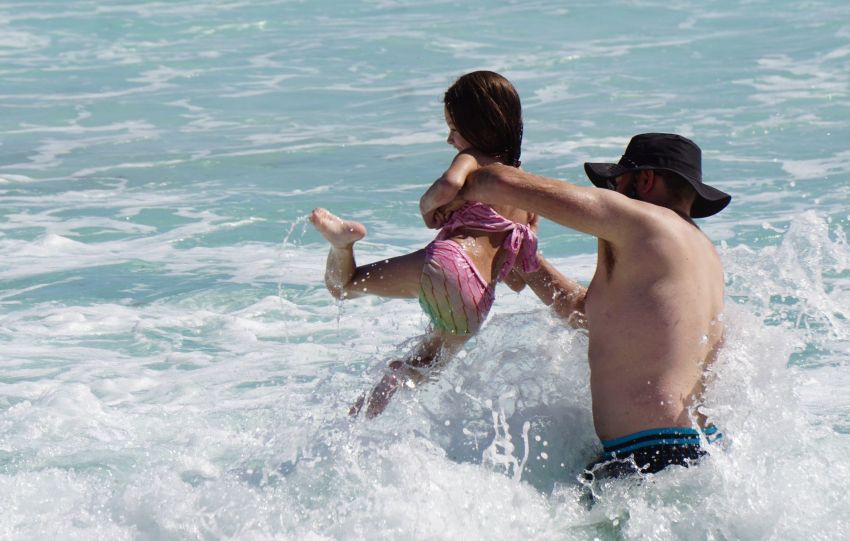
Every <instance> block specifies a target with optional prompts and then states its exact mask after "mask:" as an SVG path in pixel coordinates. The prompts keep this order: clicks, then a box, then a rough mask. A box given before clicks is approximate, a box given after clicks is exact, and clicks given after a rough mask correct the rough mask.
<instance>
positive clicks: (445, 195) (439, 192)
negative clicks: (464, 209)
mask: <svg viewBox="0 0 850 541" xmlns="http://www.w3.org/2000/svg"><path fill="white" fill-rule="evenodd" d="M478 167H479V163H478V160H477V159H475V157H474V156H473V155H472V154H471V153H470V152H466V151H464V152H461V153H460V154H458V155H457V156H455V159H454V160H452V164H451V165H450V166H449V168H448V169H447V170H446V172H445V173H443V175H442V176H441V177H440V178H438V179H437V180H435V181H434V183H433V184H431V187H430V188H428V190H427V191H426V192H425V193H424V194H423V195H422V198H421V199H420V200H419V211H420V212H421V213H422V219H423V220H425V225H427V226H428V227H430V228H432V229H434V228H437V227H440V226H441V225H442V223H438V222H439V217H436V216H434V212H435V211H436V210H437V209H439V208H440V207H442V206H443V205H446V204H447V203H449V202H451V201H452V200H453V199H454V198H455V197H456V196H457V193H458V192H459V191H460V189H461V188H463V183H464V182H466V177H467V175H469V173H471V172H472V171H475V170H476V169H478Z"/></svg>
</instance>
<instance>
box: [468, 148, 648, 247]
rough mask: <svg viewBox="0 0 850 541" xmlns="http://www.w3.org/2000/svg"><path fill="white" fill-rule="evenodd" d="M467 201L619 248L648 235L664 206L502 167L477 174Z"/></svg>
mask: <svg viewBox="0 0 850 541" xmlns="http://www.w3.org/2000/svg"><path fill="white" fill-rule="evenodd" d="M459 195H460V197H462V198H463V199H466V200H473V201H481V202H482V203H486V204H489V205H509V206H513V207H518V208H521V209H524V210H527V211H529V212H533V213H535V214H539V215H540V216H543V217H545V218H548V219H550V220H552V221H553V222H556V223H559V224H561V225H564V226H567V227H570V228H572V229H575V230H577V231H581V232H583V233H588V234H590V235H593V236H595V237H597V238H601V239H605V240H608V241H610V242H612V243H614V244H615V245H619V244H621V243H623V242H627V241H629V240H631V238H633V237H636V236H639V235H643V234H644V231H645V227H646V226H647V225H648V224H651V223H652V222H653V221H654V220H653V219H652V213H654V212H657V211H658V209H660V207H658V206H657V205H652V204H650V203H645V202H642V201H636V200H634V199H629V198H628V197H626V196H625V195H623V194H620V193H617V192H615V191H613V190H603V189H599V188H585V187H581V186H576V185H575V184H570V183H569V182H564V181H561V180H554V179H550V178H546V177H541V176H537V175H533V174H531V173H528V172H526V171H523V170H521V169H517V168H515V167H507V166H504V165H500V164H495V165H490V166H486V167H481V168H479V169H476V170H475V171H472V172H471V173H470V174H469V176H468V177H467V179H466V182H465V183H464V184H463V187H462V189H461V190H460V193H459Z"/></svg>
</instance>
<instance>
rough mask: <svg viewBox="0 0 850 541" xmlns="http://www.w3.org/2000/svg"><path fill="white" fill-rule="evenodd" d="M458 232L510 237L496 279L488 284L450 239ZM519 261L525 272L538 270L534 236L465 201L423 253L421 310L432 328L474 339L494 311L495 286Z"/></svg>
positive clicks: (506, 220) (475, 203)
mask: <svg viewBox="0 0 850 541" xmlns="http://www.w3.org/2000/svg"><path fill="white" fill-rule="evenodd" d="M459 229H473V230H476V231H486V232H494V233H501V232H508V235H507V236H506V237H505V240H504V242H503V243H502V248H503V249H504V255H505V261H504V263H503V265H502V267H501V268H500V269H499V272H498V273H497V275H496V279H495V280H494V281H493V282H492V283H489V284H488V283H487V282H486V280H484V277H483V276H481V273H480V272H479V271H478V269H477V268H475V265H474V264H473V263H472V261H471V260H470V259H469V256H468V255H467V254H466V251H465V250H464V249H463V248H462V247H461V246H460V245H459V244H457V243H456V242H453V241H451V240H448V239H449V237H451V235H452V233H454V232H455V231H457V230H459ZM517 258H519V263H520V265H521V267H522V269H523V271H525V272H533V271H535V270H537V269H538V268H539V266H540V263H539V262H538V260H537V237H536V236H535V235H534V233H533V232H532V231H531V229H530V228H529V227H528V226H527V225H524V224H518V223H516V222H512V221H510V220H508V219H507V218H505V217H503V216H501V215H500V214H499V213H497V212H496V211H495V210H493V209H492V208H490V207H489V206H487V205H485V204H483V203H478V202H475V201H469V202H467V203H466V204H464V205H463V206H462V207H460V208H459V209H458V210H457V211H455V212H454V214H452V216H451V218H449V221H448V222H447V223H446V225H444V226H443V228H442V229H441V230H440V232H439V233H438V234H437V238H436V239H435V240H434V241H433V242H431V243H430V244H429V245H428V246H427V247H426V248H425V265H424V266H423V268H422V276H421V279H420V289H419V305H420V306H421V307H422V309H423V310H424V311H425V313H426V314H428V316H429V317H430V319H431V322H432V323H433V324H434V326H435V327H436V328H438V329H440V330H442V331H444V332H448V333H451V334H456V335H470V334H474V333H475V332H477V331H478V329H480V328H481V325H482V324H483V323H484V320H485V319H487V314H488V313H489V312H490V308H491V307H492V306H493V300H494V299H495V296H496V283H497V282H499V281H501V280H503V279H504V278H505V276H507V274H508V273H509V272H510V271H511V269H512V268H513V266H514V264H515V263H516V262H517Z"/></svg>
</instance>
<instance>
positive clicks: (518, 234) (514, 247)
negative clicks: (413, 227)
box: [436, 201, 540, 281]
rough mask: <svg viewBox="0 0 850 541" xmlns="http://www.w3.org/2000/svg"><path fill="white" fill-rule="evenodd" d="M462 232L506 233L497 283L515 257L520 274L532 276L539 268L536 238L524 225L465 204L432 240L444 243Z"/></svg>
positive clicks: (480, 205) (475, 204) (471, 203)
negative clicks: (472, 230)
mask: <svg viewBox="0 0 850 541" xmlns="http://www.w3.org/2000/svg"><path fill="white" fill-rule="evenodd" d="M462 228H466V229H474V230H476V231H488V232H493V233H501V232H503V231H510V234H509V235H508V236H507V237H505V242H504V243H502V248H504V249H505V250H507V258H506V259H505V264H504V265H502V268H501V269H500V270H499V275H498V276H497V277H496V280H497V281H502V280H503V279H504V277H505V276H507V274H508V273H509V272H510V271H511V269H512V268H513V266H514V263H515V262H516V259H517V257H519V262H520V265H521V266H522V270H523V272H534V271H536V270H537V269H539V268H540V262H539V261H538V260H537V236H536V235H535V234H534V233H533V232H532V231H531V228H529V227H528V226H527V225H524V224H518V223H516V222H512V221H510V220H508V219H507V218H505V217H504V216H502V215H501V214H499V213H498V212H496V211H495V210H493V209H492V208H490V207H488V206H487V205H485V204H484V203H479V202H478V201H467V202H466V203H465V204H464V205H463V206H462V207H460V208H459V209H457V210H456V211H455V212H454V213H452V215H451V217H449V221H448V222H446V224H445V225H444V226H443V228H442V229H440V232H439V233H438V234H437V239H436V240H445V239H447V238H449V237H451V235H452V233H454V232H455V231H457V230H458V229H462Z"/></svg>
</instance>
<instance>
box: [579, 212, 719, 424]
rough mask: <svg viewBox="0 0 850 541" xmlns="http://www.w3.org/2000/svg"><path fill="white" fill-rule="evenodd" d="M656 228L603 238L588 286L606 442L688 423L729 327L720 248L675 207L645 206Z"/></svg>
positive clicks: (596, 406) (598, 412) (595, 380)
mask: <svg viewBox="0 0 850 541" xmlns="http://www.w3.org/2000/svg"><path fill="white" fill-rule="evenodd" d="M645 210H646V211H647V212H650V213H652V214H654V215H655V216H654V217H653V218H654V219H653V220H651V221H648V222H647V223H648V224H651V226H650V227H652V228H653V229H656V230H655V231H654V232H647V233H646V234H645V238H644V239H643V240H636V241H634V242H632V243H630V244H626V245H622V246H612V245H611V243H609V242H607V241H602V240H600V241H599V244H600V250H599V254H598V257H599V261H598V264H597V270H596V274H595V275H594V277H593V280H592V281H591V283H590V286H589V287H588V289H587V293H586V297H585V314H586V317H587V328H588V331H589V337H590V344H589V350H588V361H589V363H590V385H591V393H592V396H594V397H605V399H600V400H594V401H593V419H594V425H595V427H596V432H597V434H598V435H599V437H600V439H602V440H609V439H613V438H616V437H620V436H623V435H626V434H631V433H635V432H639V431H642V430H646V429H650V428H657V427H688V426H692V424H693V422H692V420H691V418H690V415H691V414H694V415H695V413H694V412H691V411H689V409H690V408H691V407H692V405H693V404H694V399H695V398H698V397H699V396H700V395H701V393H702V387H703V373H704V368H705V365H706V364H707V363H709V362H710V361H711V360H712V358H713V355H714V352H715V351H716V348H717V346H718V344H719V342H720V340H721V337H722V335H723V323H722V316H721V314H722V311H723V270H722V268H721V264H720V259H719V257H718V255H717V252H716V251H715V249H714V246H713V245H712V244H711V242H710V241H709V240H708V238H707V237H706V236H705V235H704V234H703V233H702V232H701V231H700V230H699V229H698V228H697V227H696V226H695V225H693V224H692V223H690V222H689V221H686V220H685V219H684V218H683V217H681V216H679V215H678V214H676V213H675V212H673V211H671V210H669V209H666V208H663V207H658V206H650V205H646V209H645Z"/></svg>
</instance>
